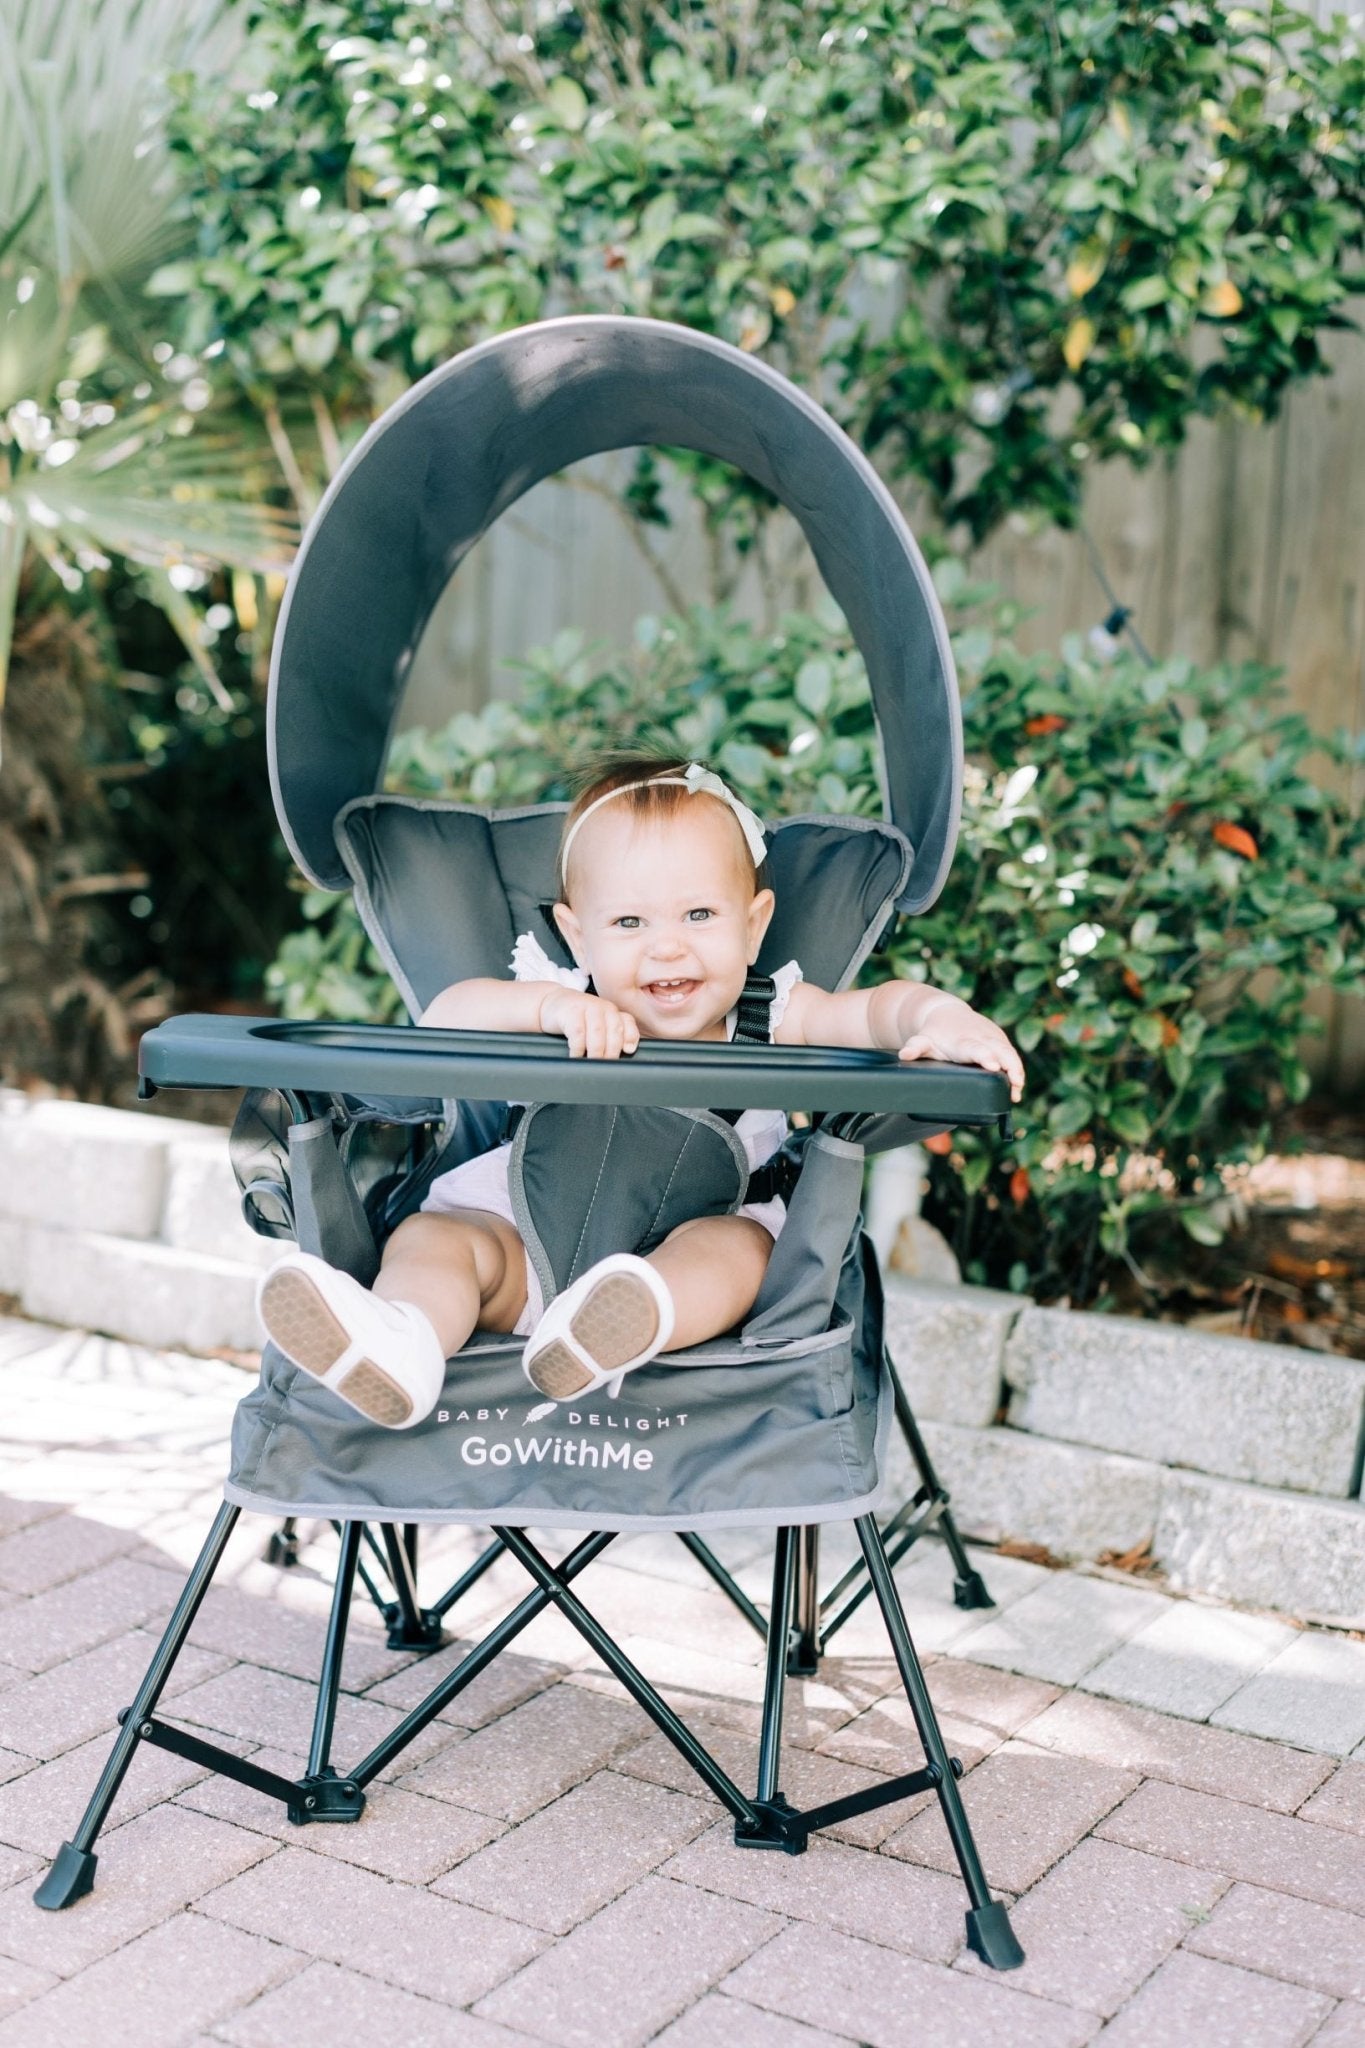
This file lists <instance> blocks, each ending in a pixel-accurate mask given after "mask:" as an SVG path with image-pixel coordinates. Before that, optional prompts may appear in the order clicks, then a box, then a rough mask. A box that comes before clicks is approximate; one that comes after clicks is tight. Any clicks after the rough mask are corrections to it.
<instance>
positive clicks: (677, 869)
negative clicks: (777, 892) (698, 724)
mask: <svg viewBox="0 0 1365 2048" xmlns="http://www.w3.org/2000/svg"><path fill="white" fill-rule="evenodd" d="M568 893H569V895H570V896H571V898H572V903H571V904H568V903H559V904H556V905H555V919H556V922H557V923H558V925H559V929H560V931H561V932H562V933H563V935H564V937H565V939H566V941H567V942H568V945H569V947H570V949H571V950H572V952H573V956H574V958H575V959H576V960H577V962H578V964H579V966H580V967H586V968H587V970H588V972H589V973H590V974H591V976H592V982H593V988H594V990H595V992H596V993H597V994H598V995H599V996H603V997H605V998H606V1000H607V1001H608V1002H612V1003H615V1004H616V1006H617V1008H618V1009H621V1010H625V1011H626V1012H627V1013H628V1014H629V1015H630V1016H632V1017H634V1019H635V1021H636V1023H637V1024H638V1025H639V1027H640V1031H641V1034H642V1036H644V1037H646V1038H719V1039H723V1038H724V1036H725V1017H726V1013H727V1011H729V1010H731V1009H733V1007H734V1005H735V1004H736V1003H737V1002H738V1001H739V997H740V992H741V991H742V989H743V987H744V982H745V977H746V976H747V974H748V972H749V969H750V967H751V966H752V965H753V962H754V961H755V960H756V959H757V958H758V949H759V946H760V945H761V944H762V941H763V934H764V932H765V931H766V930H767V928H768V920H769V918H770V917H771V916H772V912H773V894H772V891H771V889H762V890H759V891H758V892H757V894H756V893H755V891H754V871H753V866H752V864H751V862H750V861H749V858H748V855H747V853H746V851H745V846H744V840H743V836H742V834H741V833H740V830H739V827H738V825H737V824H736V822H735V819H734V817H733V815H732V813H731V812H730V811H729V810H728V809H727V808H726V806H725V805H723V804H721V803H719V802H718V801H716V800H715V799H714V798H710V797H705V796H693V797H689V798H688V800H687V802H686V804H684V805H683V807H682V808H681V810H680V811H679V812H677V813H675V814H674V816H673V817H672V818H669V819H667V820H661V821H659V822H658V823H650V822H646V821H644V820H640V821H637V820H636V819H635V818H633V817H632V816H631V813H630V811H629V809H628V808H627V806H626V804H624V803H621V804H619V805H617V804H604V805H603V807H602V809H601V810H600V811H598V812H596V813H595V815H594V816H593V817H591V818H589V819H588V821H587V823H586V824H585V825H584V826H583V829H582V831H581V832H580V833H579V834H578V836H577V838H576V839H575V840H574V844H573V852H572V855H571V857H570V862H569V874H568Z"/></svg>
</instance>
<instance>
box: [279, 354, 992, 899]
mask: <svg viewBox="0 0 1365 2048" xmlns="http://www.w3.org/2000/svg"><path fill="white" fill-rule="evenodd" d="M660 446H664V447H668V446H673V447H685V448H691V449H696V450H698V451H700V452H703V453H705V454H708V455H711V456H714V457H716V458H717V459H719V460H721V461H724V462H728V463H731V464H733V465H734V466H735V467H736V468H738V469H741V470H743V471H744V472H746V473H747V474H748V475H749V476H751V477H753V478H754V479H755V481H756V482H758V483H760V484H762V485H764V486H765V487H766V488H767V489H768V490H770V491H771V492H772V493H773V495H774V496H775V497H776V498H778V499H779V500H780V501H781V502H782V504H784V505H785V506H786V507H787V508H788V510H789V511H790V512H791V513H792V514H793V515H794V517H795V518H796V519H797V520H798V521H799V522H800V525H801V527H802V529H803V530H804V532H805V535H806V538H807V539H808V541H809V542H810V546H811V549H812V552H813V553H814V555H815V559H816V561H817V563H818V565H819V568H820V572H821V575H822V576H823V578H824V580H825V584H826V586H827V588H828V589H829V592H830V595H831V596H832V597H833V598H834V600H835V602H836V603H837V604H838V605H839V607H840V609H841V610H842V611H843V613H844V615H845V617H846V618H847V620H848V623H849V627H850V629H851V631H852V633H853V635H854V637H855V639H856V641H857V643H858V646H859V648H860V649H861V651H862V654H863V658H864V660H865V662H866V664H867V671H868V676H869V679H870V682H871V686H872V697H873V704H874V708H875V711H876V716H877V723H878V726H879V728H880V732H881V740H882V751H883V761H884V773H885V797H886V803H887V810H888V814H889V816H890V818H891V820H892V822H893V823H894V824H895V825H897V826H898V827H899V828H900V830H901V831H902V832H903V833H904V834H905V836H906V838H907V839H908V840H909V842H910V845H911V847H912V848H913V850H914V861H913V864H912V867H911V871H910V875H909V879H908V881H907V883H906V886H905V889H904V891H903V893H902V894H901V896H900V898H899V908H901V909H902V910H905V911H918V910H923V909H925V908H927V907H928V905H929V904H931V903H932V902H933V901H934V899H935V897H936V896H937V895H938V893H939V890H940V889H941V887H942V885H943V881H944V879H945V877H946V875H947V871H948V867H949V864H950V862H951V860H952V855H953V848H954V843H955V840H956V836H957V821H958V811H959V805H960V798H961V783H962V729H961V717H960V713H959V708H958V696H957V682H956V677H955V674H954V670H953V662H952V656H951V653H950V651H949V646H948V633H947V628H946V625H945V623H944V619H943V614H942V611H941V610H940V607H939V603H938V599H937V596H936V594H935V592H934V588H933V584H932V582H931V580H930V577H929V574H928V571H927V569H926V567H925V564H924V561H923V558H922V556H921V555H920V552H919V549H918V548H917V546H916V545H915V541H914V538H913V536H912V535H911V533H910V531H909V529H908V527H907V526H906V524H905V521H904V519H903V518H902V516H901V513H900V510H899V508H898V507H897V505H896V503H895V501H894V500H893V498H892V497H891V494H890V492H889V491H888V490H887V488H886V486H885V485H884V484H883V482H882V481H881V479H880V477H879V476H878V475H877V473H876V471H875V470H874V469H873V467H872V465H871V463H870V462H868V460H867V458H866V457H865V456H864V455H863V454H862V453H861V452H860V450H859V449H857V448H856V447H855V446H854V444H853V443H852V441H850V440H849V438H848V436H847V435H846V434H845V433H844V432H843V431H842V429H840V428H839V427H837V426H836V425H835V423H834V421H833V420H831V419H830V417H829V415H828V414H827V413H826V412H824V411H823V410H822V408H821V407H820V406H818V405H817V404H816V403H815V402H814V400H813V399H811V398H809V397H808V396H807V395H806V394H805V393H804V392H802V391H800V390H799V389H798V388H797V387H796V385H794V384H792V383H791V382H789V380H788V379H787V378H785V377H783V376H781V375H780V374H779V373H778V372H777V371H776V370H773V369H771V368H770V367H769V366H768V365H767V364H765V363H761V362H757V361H755V359H754V358H753V357H752V356H749V355H745V354H744V353H743V352H742V351H741V350H739V349H736V348H733V347H731V346H730V344H729V343H727V342H723V341H717V340H716V339H715V338H714V337H712V336H710V335H706V334H701V333H698V332H696V331H694V330H693V329H691V328H686V327H678V326H675V325H673V324H671V323H669V322H665V321H658V320H642V319H636V318H632V317H628V316H625V315H615V314H610V315H601V316H573V317H570V318H566V319H561V320H546V321H541V322H538V323H536V324H535V325H532V326H529V327H520V328H516V329H514V330H513V331H512V332H510V333H507V334H501V335H498V336H496V337H495V338H494V339H492V340H490V341H486V342H481V343H480V344H479V345H478V346H477V347H475V348H471V349H468V350H466V351H465V352H464V354H462V355H459V356H456V357H455V358H454V359H453V361H451V362H449V363H446V364H445V365H443V367H442V368H440V369H439V370H435V371H433V372H432V374H431V375H430V376H428V377H426V378H424V379H423V380H422V382H421V383H419V384H416V385H414V386H413V388H412V390H411V391H409V392H407V393H406V394H405V395H404V397H403V398H401V399H400V400H399V401H398V403H397V404H396V405H394V406H392V407H391V408H390V410H389V411H388V412H387V413H386V414H385V415H384V417H383V418H382V419H380V420H378V421H377V422H376V423H375V425H374V426H373V427H372V428H371V429H370V431H369V432H368V433H367V434H366V435H365V437H364V439H363V440H362V441H361V442H360V443H359V445H358V446H357V447H356V449H355V450H354V451H353V453H352V454H351V456H350V458H349V459H348V461H347V462H346V463H345V464H344V465H343V467H342V469H341V470H340V471H339V472H338V474H337V476H336V478H335V479H334V481H333V483H332V485H331V487H330V489H329V490H328V492H327V494H326V496H325V497H324V499H323V501H322V503H321V505H320V506H319V508H318V511H317V513H316V515H315V517H314V519H313V521H312V523H311V524H310V526H309V529H308V532H307V534H306V535H305V537H304V541H303V545H302V547H301V548H300V551H299V555H298V558H297V560H296V562H295V564H294V568H293V572H292V575H291V577H290V582H289V588H288V590H287V592H286V595H285V600H284V605H283V607H282V610H281V614H280V621H279V627H278V630H277V633H276V636H275V647H274V655H273V659H272V665H271V678H270V707H269V719H268V729H269V750H270V776H271V787H272V790H273V793H274V798H275V809H276V812H277V815H278V817H279V821H280V825H281V828H282V830H283V832H284V835H285V838H286V840H287V842H288V844H289V847H290V849H291V851H292V852H293V854H294V857H295V859H296V860H297V861H298V863H299V866H300V867H301V868H302V869H303V870H304V872H305V874H307V875H308V876H309V877H310V878H311V879H312V880H313V881H314V882H316V883H318V884H320V885H321V886H322V887H325V888H329V889H344V888H346V887H347V886H348V885H349V877H348V875H347V873H346V869H345V866H344V864H343V862H342V860H341V857H340V854H339V852H338V850H337V846H336V842H335V839H334V833H333V827H334V823H335V821H336V819H337V815H338V813H339V812H340V810H341V809H342V807H343V805H345V804H346V803H348V802H349V801H350V800H351V799H353V798H355V797H358V796H365V795H368V794H370V793H371V792H372V791H374V790H376V789H378V788H380V787H381V785H382V781H383V775H384V765H385V759H386V756H387V753H388V746H389V740H390V736H391V732H392V728H393V721H394V719H395V717H396V715H397V712H398V709H399V707H400V705H401V701H402V694H403V689H404V685H405V682H406V679H407V675H408V670H409V668H410V666H411V663H412V659H413V655H414V653H415V651H416V649H417V646H418V643H419V642H420V640H421V637H422V633H423V630H424V628H425V626H426V623H427V620H428V618H429V617H430V615H431V612H432V610H433V608H434V607H435V605H436V603H437V601H438V599H439V598H440V596H441V593H442V591H443V590H444V589H445V587H446V585H447V584H448V582H449V581H450V578H451V577H452V576H453V575H454V574H455V571H456V570H457V569H458V567H459V565H460V563H461V562H462V561H463V560H464V558H465V556H466V555H467V554H468V553H469V550H470V549H471V548H472V547H473V546H474V545H475V543H476V542H477V541H478V540H480V539H481V538H482V536H483V535H484V534H485V533H486V532H487V531H488V529H489V528H490V527H491V526H492V525H493V523H494V521H495V520H496V519H498V518H499V517H500V516H501V514H502V513H504V512H505V511H506V510H507V509H508V507H509V506H511V505H513V504H515V503H516V501H517V499H518V498H520V497H522V496H523V494H524V493H525V492H527V491H529V490H530V489H531V488H532V487H533V486H534V485H535V484H537V483H539V482H541V481H542V479H543V478H545V477H548V476H553V475H554V474H556V473H557V472H558V471H560V470H562V469H566V468H568V467H569V466H570V465H571V464H572V463H575V462H580V461H582V460H583V459H584V458H585V457H587V456H589V455H597V454H601V453H603V452H604V451H606V450H608V449H615V448H636V447H660Z"/></svg>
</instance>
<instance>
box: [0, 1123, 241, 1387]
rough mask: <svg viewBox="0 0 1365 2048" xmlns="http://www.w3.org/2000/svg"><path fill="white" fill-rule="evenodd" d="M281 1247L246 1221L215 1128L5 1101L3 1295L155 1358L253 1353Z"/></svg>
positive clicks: (27, 1309)
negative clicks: (258, 1300) (166, 1353)
mask: <svg viewBox="0 0 1365 2048" xmlns="http://www.w3.org/2000/svg"><path fill="white" fill-rule="evenodd" d="M276 1257H278V1247H277V1246H275V1245H274V1244H272V1243H271V1241H270V1240H269V1239H268V1238H262V1237H257V1236H256V1235H255V1233H254V1232H253V1231H252V1230H250V1229H249V1228H248V1226H247V1225H246V1223H245V1222H244V1221H243V1220H242V1213H241V1210H240V1208H239V1206H238V1201H237V1184H236V1182H235V1181H234V1179H233V1177H232V1169H231V1167H230V1166H229V1164H228V1156H227V1136H226V1133H225V1132H224V1131H222V1130H220V1129H218V1128H216V1127H215V1126H214V1125H212V1124H192V1123H182V1122H180V1121H179V1120H178V1119H176V1118H174V1117H167V1116H152V1115H146V1116H142V1115H139V1114H138V1112H137V1111H136V1110H126V1109H101V1108H99V1107H98V1106H97V1105H95V1104H93V1103H89V1102H60V1101H51V1100H36V1101H34V1100H30V1098H29V1097H27V1096H25V1095H22V1094H20V1093H18V1092H17V1091H16V1090H12V1089H0V1293H4V1294H11V1295H14V1296H16V1297H17V1298H18V1302H19V1307H20V1309H21V1310H22V1312H23V1313H24V1314H25V1315H26V1316H33V1317H34V1318H35V1319H37V1320H38V1321H41V1322H48V1323H66V1324H69V1325H71V1326H72V1327H73V1328H75V1329H82V1330H102V1331H105V1332H106V1333H107V1334H108V1335H109V1336H111V1337H124V1338H126V1339H128V1340H129V1342H131V1343H134V1344H147V1345H150V1346H152V1347H153V1348H155V1349H157V1350H183V1351H219V1350H233V1351H254V1350H255V1349H257V1347H258V1346H259V1344H260V1336H259V1326H258V1324H257V1321H256V1311H255V1305H254V1303H255V1292H256V1283H257V1280H258V1279H259V1277H260V1274H261V1271H262V1269H263V1268H264V1267H266V1266H268V1265H270V1263H271V1262H272V1260H273V1259H275V1258H276Z"/></svg>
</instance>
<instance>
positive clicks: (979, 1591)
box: [953, 1572, 995, 1607]
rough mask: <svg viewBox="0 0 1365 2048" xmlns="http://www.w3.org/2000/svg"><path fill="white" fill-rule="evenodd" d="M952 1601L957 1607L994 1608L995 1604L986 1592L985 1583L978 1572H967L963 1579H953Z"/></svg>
mask: <svg viewBox="0 0 1365 2048" xmlns="http://www.w3.org/2000/svg"><path fill="white" fill-rule="evenodd" d="M953 1600H954V1602H955V1604H956V1605H957V1606H958V1607H994V1605H995V1602H994V1600H992V1598H991V1596H990V1594H989V1593H988V1592H987V1591H986V1581H985V1580H984V1579H983V1578H982V1576H981V1574H980V1572H968V1574H967V1576H966V1578H965V1579H954V1581H953Z"/></svg>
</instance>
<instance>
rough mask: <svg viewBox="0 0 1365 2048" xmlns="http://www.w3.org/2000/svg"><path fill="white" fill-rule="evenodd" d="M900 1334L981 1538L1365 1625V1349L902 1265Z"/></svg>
mask: <svg viewBox="0 0 1365 2048" xmlns="http://www.w3.org/2000/svg"><path fill="white" fill-rule="evenodd" d="M887 1337H888V1342H889V1344H890V1347H891V1352H892V1356H893V1357H894V1358H895V1360H896V1363H897V1367H898V1369H899V1370H900V1372H901V1374H902V1377H903V1378H904V1381H905V1385H906V1390H907V1392H908V1393H909V1396H910V1400H911V1403H912V1404H913V1406H914V1408H915V1412H916V1414H917V1415H918V1416H919V1418H920V1421H921V1424H922V1426H923V1430H924V1436H925V1440H926V1442H927V1443H928V1445H929V1450H930V1455H931V1456H932V1457H933V1458H934V1460H935V1462H936V1464H937V1465H938V1467H939V1472H940V1477H941V1478H942V1479H943V1480H944V1482H945V1484H946V1485H947V1486H948V1488H949V1490H950V1492H951V1493H952V1496H953V1504H954V1509H955V1512H956V1513H957V1516H958V1519H959V1521H960V1523H961V1525H962V1527H963V1528H964V1529H965V1530H967V1531H968V1532H970V1533H971V1534H973V1535H978V1536H985V1537H989V1538H992V1539H1000V1538H1007V1537H1017V1538H1023V1539H1025V1540H1027V1541H1030V1542H1033V1543H1040V1544H1043V1545H1045V1546H1046V1548H1047V1549H1048V1550H1050V1551H1052V1552H1053V1553H1054V1554H1055V1555H1056V1556H1057V1557H1060V1558H1066V1559H1069V1560H1094V1559H1096V1558H1098V1557H1100V1556H1102V1555H1103V1554H1104V1553H1106V1552H1114V1553H1117V1554H1123V1553H1125V1552H1129V1551H1132V1550H1135V1549H1139V1548H1140V1547H1141V1546H1142V1545H1143V1544H1144V1543H1145V1542H1148V1541H1150V1543H1151V1549H1152V1558H1153V1562H1154V1563H1155V1564H1156V1565H1157V1566H1158V1567H1159V1568H1160V1569H1161V1570H1162V1571H1163V1572H1164V1573H1165V1574H1166V1576H1167V1577H1168V1579H1169V1580H1170V1582H1171V1584H1172V1585H1173V1586H1175V1587H1176V1588H1177V1589H1179V1590H1180V1591H1182V1592H1202V1593H1211V1594H1214V1595H1215V1596H1217V1597H1218V1598H1220V1599H1224V1600H1237V1601H1242V1602H1244V1603H1246V1604H1247V1605H1250V1606H1255V1607H1273V1608H1279V1609H1282V1610H1283V1611H1285V1612H1287V1613H1290V1614H1294V1615H1297V1616H1299V1617H1300V1618H1301V1619H1323V1620H1332V1621H1335V1622H1338V1623H1342V1622H1344V1623H1346V1624H1347V1625H1349V1626H1351V1627H1362V1626H1365V1503H1362V1500H1361V1462H1362V1453H1363V1451H1365V1364H1362V1363H1361V1362H1360V1361H1359V1360H1356V1359H1350V1358H1324V1357H1322V1356H1321V1355H1320V1354H1319V1353H1316V1352H1310V1351H1300V1350H1297V1349H1292V1348H1290V1347H1289V1346H1287V1345H1278V1344H1258V1343H1251V1342H1247V1341H1244V1340H1242V1339H1239V1338H1235V1337H1213V1336H1208V1335H1206V1334H1205V1333H1204V1332H1202V1331H1199V1330H1189V1329H1184V1328H1181V1327H1179V1326H1177V1325H1171V1324H1165V1323H1148V1322H1136V1321H1130V1320H1128V1319H1126V1318H1123V1317H1119V1316H1101V1315H1088V1314H1085V1313H1083V1312H1081V1311H1078V1310H1074V1309H1043V1308H1035V1307H1034V1306H1033V1305H1032V1304H1031V1303H1029V1302H1027V1301H1024V1300H1022V1299H1021V1298H1020V1297H1019V1296H1017V1295H1010V1294H996V1293H992V1292H991V1291H990V1290H988V1289H985V1288H976V1287H943V1286H934V1285H931V1284H930V1283H928V1282H921V1281H906V1280H900V1279H898V1278H897V1277H896V1276H895V1275H892V1276H891V1278H890V1280H889V1282H888V1287H887ZM906 1470H907V1471H908V1464H907V1466H906Z"/></svg>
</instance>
